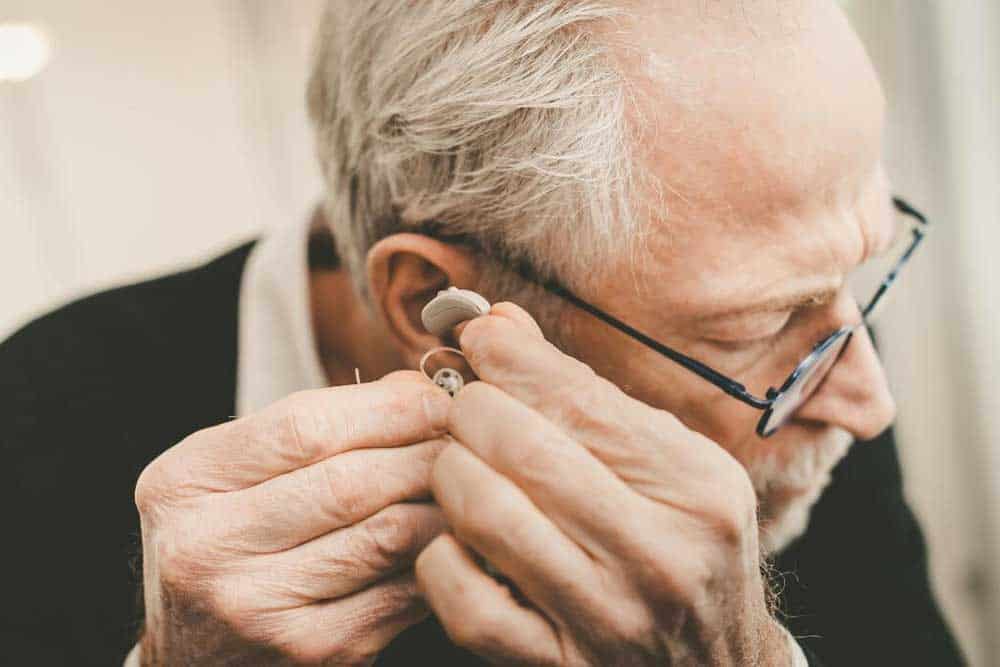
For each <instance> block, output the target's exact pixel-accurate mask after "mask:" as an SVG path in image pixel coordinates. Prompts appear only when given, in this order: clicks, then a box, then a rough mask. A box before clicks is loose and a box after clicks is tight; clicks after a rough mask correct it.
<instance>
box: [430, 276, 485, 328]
mask: <svg viewBox="0 0 1000 667" xmlns="http://www.w3.org/2000/svg"><path fill="white" fill-rule="evenodd" d="M488 312H490V302H489V301H487V300H486V299H484V298H483V297H481V296H480V295H478V294H476V293H475V292H473V291H472V290H467V289H459V288H457V287H449V288H448V289H446V290H441V291H440V292H438V293H437V296H436V297H434V298H433V299H431V300H430V302H429V303H428V304H427V305H426V306H424V309H423V310H422V311H421V312H420V319H421V320H422V321H423V323H424V328H425V329H427V331H429V332H431V333H432V334H434V335H435V336H443V335H444V334H446V333H448V332H450V331H451V330H452V328H454V327H455V326H456V325H458V324H459V323H461V322H464V321H466V320H471V319H473V318H476V317H479V316H480V315H485V314H487V313H488Z"/></svg>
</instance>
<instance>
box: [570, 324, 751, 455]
mask: <svg viewBox="0 0 1000 667" xmlns="http://www.w3.org/2000/svg"><path fill="white" fill-rule="evenodd" d="M574 333H575V334H576V335H574V336H573V343H572V345H571V347H572V349H571V350H569V352H570V354H572V355H573V356H575V357H576V358H578V359H580V360H581V361H583V362H584V363H586V364H588V365H589V366H590V367H591V368H593V369H594V371H595V372H596V373H597V374H598V375H600V376H602V377H604V378H605V379H607V380H610V381H611V382H613V383H614V384H615V385H616V386H617V387H619V388H620V389H621V390H622V391H624V392H625V393H626V394H628V395H629V396H631V397H632V398H635V399H637V400H639V401H642V402H643V403H646V404H647V405H651V406H653V407H656V408H659V409H661V410H666V411H667V412H670V413H671V414H673V415H674V416H675V417H677V418H678V419H680V420H681V421H682V422H683V423H684V424H685V425H686V426H687V427H688V428H690V429H692V430H694V431H697V432H699V433H701V434H702V435H704V436H706V437H708V438H709V439H711V440H712V441H713V442H716V443H718V444H719V445H721V446H722V447H723V448H725V449H727V450H730V451H733V449H734V448H735V447H736V446H737V443H740V442H742V441H745V440H746V439H747V438H748V436H753V435H754V429H755V428H756V426H757V421H758V420H759V419H760V415H761V413H760V411H758V410H754V409H753V408H751V407H749V406H746V405H743V404H742V403H740V402H739V401H737V400H736V399H734V398H732V397H730V396H727V395H726V394H724V393H722V391H721V390H720V389H719V388H718V387H716V386H715V385H713V384H711V383H709V382H707V381H705V380H703V379H701V378H700V377H698V376H697V375H695V374H693V373H691V372H690V371H688V370H686V369H684V368H683V367H681V366H679V365H677V364H675V363H673V362H671V361H670V360H669V359H666V358H664V357H661V356H660V355H658V354H656V353H655V352H653V351H652V350H647V349H646V348H644V347H642V346H641V345H639V344H638V343H633V341H631V340H630V339H628V338H626V337H625V336H624V335H622V334H620V333H619V332H617V331H611V335H608V334H607V333H606V332H600V331H595V330H593V329H589V328H588V329H587V330H586V331H584V330H583V328H582V327H580V328H579V329H578V330H577V331H575V332H574ZM754 437H756V436H754Z"/></svg>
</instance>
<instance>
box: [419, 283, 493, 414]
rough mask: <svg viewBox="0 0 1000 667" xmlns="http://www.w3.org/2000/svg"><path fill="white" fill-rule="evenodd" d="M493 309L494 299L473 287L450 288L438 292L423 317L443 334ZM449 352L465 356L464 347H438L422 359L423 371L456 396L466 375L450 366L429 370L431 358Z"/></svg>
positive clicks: (429, 328) (431, 329)
mask: <svg viewBox="0 0 1000 667" xmlns="http://www.w3.org/2000/svg"><path fill="white" fill-rule="evenodd" d="M489 312H490V302H489V301H487V300H486V299H484V298H483V297H482V296H480V295H479V294H476V293H475V292H473V291H472V290H467V289H459V288H457V287H449V288H448V289H446V290H441V291H440V292H438V293H437V296H435V297H434V298H433V299H431V300H430V302H429V303H428V304H427V305H426V306H424V309H423V310H422V311H421V312H420V319H421V321H422V322H423V323H424V328H425V329H427V331H429V332H430V333H432V334H434V335H435V336H443V335H445V334H447V333H448V332H450V331H451V330H452V329H453V328H455V327H456V326H457V325H459V324H461V323H462V322H465V321H467V320H471V319H475V318H477V317H479V316H480V315H485V314H487V313H489ZM441 352H448V353H452V354H456V355H458V356H460V357H462V358H465V355H464V354H462V351H461V350H458V349H455V348H453V347H435V348H433V349H431V350H428V351H427V352H425V353H424V356H423V357H421V359H420V372H421V373H423V374H424V376H425V377H426V378H427V379H428V380H430V381H431V382H433V383H434V384H436V385H437V386H439V387H441V388H442V389H444V390H445V391H446V392H448V395H449V396H452V397H454V396H455V394H457V393H458V392H459V391H460V390H461V389H462V387H464V386H465V378H464V377H462V374H461V373H460V372H458V371H457V370H455V369H454V368H450V367H447V366H445V367H443V368H440V369H438V371H437V372H435V373H434V374H433V375H431V374H430V373H429V372H428V370H427V360H428V359H429V358H430V357H431V356H432V355H435V354H438V353H441Z"/></svg>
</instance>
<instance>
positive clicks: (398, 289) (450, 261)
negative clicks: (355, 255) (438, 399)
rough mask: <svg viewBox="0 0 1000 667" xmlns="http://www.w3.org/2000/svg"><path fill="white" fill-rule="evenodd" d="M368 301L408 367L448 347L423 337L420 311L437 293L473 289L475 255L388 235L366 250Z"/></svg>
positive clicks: (449, 246)
mask: <svg viewBox="0 0 1000 667" xmlns="http://www.w3.org/2000/svg"><path fill="white" fill-rule="evenodd" d="M366 269H367V273H368V286H369V289H370V294H371V299H372V303H373V304H374V306H375V309H376V311H377V313H378V315H379V316H380V317H381V318H383V320H384V321H385V326H386V330H387V332H388V334H389V336H390V338H391V339H392V341H393V343H394V344H395V345H396V346H397V347H398V348H399V350H400V352H402V353H403V356H404V358H405V359H406V362H407V364H408V365H409V366H410V368H416V366H417V364H418V363H419V360H420V357H421V356H422V355H423V354H424V352H426V351H427V350H429V349H430V348H432V347H437V346H439V345H444V344H447V343H451V342H452V341H444V340H441V339H440V338H438V337H437V336H435V335H433V334H431V333H428V332H427V331H426V330H425V329H424V325H423V323H422V322H421V321H420V311H421V310H422V309H423V307H424V306H425V305H427V302H428V301H430V300H431V299H433V298H434V297H435V296H436V295H437V293H438V291H439V290H443V289H447V288H448V287H450V286H453V285H454V286H456V287H465V288H468V287H472V286H474V285H475V284H476V282H477V280H478V278H479V268H478V267H477V265H476V262H475V255H474V254H473V253H472V252H471V251H470V250H468V249H466V248H463V247H461V246H457V245H453V244H448V243H444V242H442V241H439V240H437V239H433V238H431V237H429V236H423V235H421V234H393V235H392V236H387V237H386V238H384V239H382V240H381V241H379V242H378V243H376V244H375V245H374V246H372V247H371V249H370V250H369V251H368V258H367V266H366Z"/></svg>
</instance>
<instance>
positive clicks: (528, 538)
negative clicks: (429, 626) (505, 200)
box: [417, 304, 791, 665]
mask: <svg viewBox="0 0 1000 667" xmlns="http://www.w3.org/2000/svg"><path fill="white" fill-rule="evenodd" d="M460 344H461V347H462V350H463V351H464V352H465V354H466V356H467V357H468V360H469V363H470V365H471V366H472V368H473V369H474V370H475V371H476V373H477V374H478V375H479V377H480V378H481V379H482V380H483V381H482V382H474V383H472V384H470V385H467V386H466V387H465V388H464V389H463V390H462V391H461V392H460V393H459V394H458V395H457V396H456V398H455V403H454V405H453V408H452V411H451V413H450V417H449V422H448V428H449V431H450V432H451V435H452V436H453V437H454V438H455V440H456V441H457V443H456V444H452V445H450V446H449V447H448V448H447V449H445V450H444V451H443V452H442V453H441V455H440V456H439V457H438V459H437V462H436V464H435V465H434V470H433V477H432V488H433V491H434V497H435V499H436V500H437V501H438V503H439V504H440V506H441V508H442V510H443V511H444V513H445V515H446V517H447V519H448V523H449V524H450V526H451V528H452V529H453V531H454V535H442V536H440V537H438V538H437V539H435V540H434V542H433V543H432V544H431V545H430V546H429V547H428V548H427V549H426V550H425V551H424V552H423V553H422V554H421V555H420V558H419V559H418V561H417V579H418V582H419V584H420V587H421V589H422V590H423V591H424V593H425V595H426V596H427V600H428V602H429V603H430V605H431V607H432V608H433V610H434V612H435V614H436V615H437V616H438V617H439V618H440V619H441V621H442V623H443V625H444V626H445V628H446V630H447V631H448V633H449V635H450V636H451V638H452V640H453V641H455V642H456V643H458V644H460V645H462V646H464V647H466V648H468V649H470V650H472V651H474V652H476V653H479V654H480V655H482V656H484V657H486V658H488V659H491V660H494V661H497V662H500V663H516V664H531V665H626V664H627V665H643V664H645V665H664V664H673V665H678V664H699V665H708V664H711V665H717V664H747V665H749V664H754V665H757V664H766V665H782V664H789V661H790V659H791V657H790V654H789V650H788V649H789V647H788V645H787V644H786V638H785V636H784V635H783V633H782V630H781V629H780V626H778V624H777V623H776V622H775V621H774V620H773V619H772V617H771V616H770V614H769V612H768V608H767V603H766V596H765V589H764V584H763V581H762V576H761V573H760V569H759V561H758V546H757V522H756V516H755V512H756V499H755V495H754V491H753V487H752V485H751V483H750V480H749V478H748V476H747V474H746V472H745V471H744V469H743V468H742V466H741V465H740V464H739V463H738V462H737V461H736V460H735V459H734V458H732V457H731V456H730V455H729V454H728V453H727V452H725V451H724V450H723V449H722V448H721V447H719V446H718V445H717V444H716V443H714V442H712V441H710V440H708V439H707V438H705V437H703V436H701V435H699V434H698V433H695V432H693V431H691V430H689V429H688V428H686V427H685V426H684V425H683V424H682V423H681V422H680V421H678V420H677V419H676V418H675V417H674V416H673V415H671V414H669V413H667V412H664V411H662V410H656V409H654V408H651V407H649V406H648V405H645V404H643V403H641V402H639V401H636V400H633V399H631V398H630V397H628V396H626V395H625V394H624V393H622V392H621V391H620V390H619V389H618V388H616V387H615V386H614V385H612V384H611V383H609V382H607V381H605V380H603V379H601V378H599V377H597V376H596V375H595V374H594V373H593V371H591V370H590V368H588V367H587V366H585V365H584V364H582V363H580V362H578V361H576V360H574V359H572V358H570V357H568V356H566V355H564V354H562V353H561V352H559V351H558V350H557V349H556V348H555V347H553V346H552V345H551V344H549V343H548V342H546V341H545V340H544V338H543V336H542V334H541V332H540V330H539V329H538V327H537V325H536V324H535V322H534V321H533V320H532V319H531V318H530V316H528V315H527V313H525V312H524V311H523V310H521V309H520V308H517V307H516V306H512V305H511V304H499V305H497V306H494V307H493V310H492V313H491V314H490V315H487V316H484V317H480V318H477V319H475V320H472V321H471V322H469V323H467V324H466V325H464V329H462V331H461V333H460ZM474 554H478V555H479V556H482V557H484V558H485V559H487V560H488V561H489V562H490V563H491V564H492V565H493V567H495V568H496V569H498V570H499V571H500V572H501V573H502V574H503V575H505V577H506V578H508V579H509V580H510V581H511V582H512V583H513V584H514V585H515V586H516V587H517V590H518V591H519V594H520V597H521V599H520V600H518V599H515V596H514V595H512V594H511V592H510V591H509V590H508V589H507V588H506V587H505V586H504V585H502V584H501V583H498V582H497V581H495V580H494V579H492V578H490V577H489V576H487V575H486V574H484V572H483V571H482V569H481V568H480V567H479V565H478V564H477V560H476V556H475V555H474Z"/></svg>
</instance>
